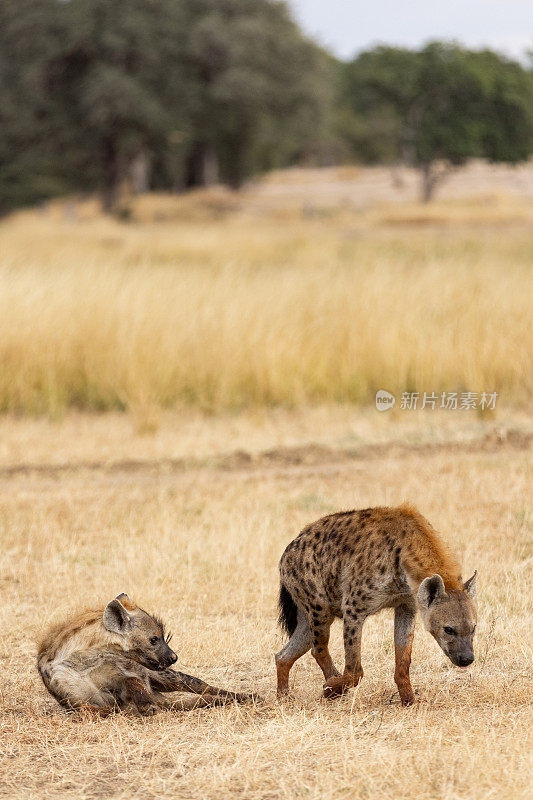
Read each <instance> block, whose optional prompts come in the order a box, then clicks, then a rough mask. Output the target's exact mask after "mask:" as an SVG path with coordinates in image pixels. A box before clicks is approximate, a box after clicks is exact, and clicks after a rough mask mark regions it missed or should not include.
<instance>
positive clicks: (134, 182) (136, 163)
mask: <svg viewBox="0 0 533 800" xmlns="http://www.w3.org/2000/svg"><path fill="white" fill-rule="evenodd" d="M150 167H151V164H150V155H149V153H148V152H147V151H146V150H139V151H138V153H137V154H136V155H135V156H134V157H133V160H132V162H131V164H130V168H129V174H130V180H131V189H132V192H133V194H146V193H147V192H148V191H149V190H150Z"/></svg>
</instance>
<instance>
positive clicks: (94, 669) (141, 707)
mask: <svg viewBox="0 0 533 800" xmlns="http://www.w3.org/2000/svg"><path fill="white" fill-rule="evenodd" d="M168 641H169V637H168V636H167V637H165V631H164V628H163V624H162V623H161V622H160V621H159V620H158V619H156V618H155V617H152V616H150V614H147V613H146V611H143V610H142V609H141V608H139V607H138V606H136V605H135V603H133V602H132V601H131V600H130V599H129V597H128V596H127V595H126V594H119V595H118V597H116V598H115V599H114V600H112V601H111V602H110V603H108V604H107V606H106V607H105V608H100V609H96V610H94V611H93V610H91V611H84V612H82V613H81V614H78V615H77V616H75V617H73V618H71V619H69V620H68V621H67V622H65V623H63V624H60V625H56V626H54V627H53V628H52V629H51V630H50V631H49V632H48V633H47V634H46V636H45V637H44V639H43V641H42V643H41V645H40V647H39V654H38V661H37V666H38V669H39V672H40V674H41V677H42V679H43V682H44V685H45V686H46V688H47V689H48V691H49V692H50V694H52V695H53V696H54V697H55V698H56V700H58V702H59V703H61V705H63V706H65V707H66V708H71V709H75V708H84V709H87V710H89V711H94V712H98V713H109V712H110V711H113V710H118V709H120V708H126V707H128V706H129V707H132V708H134V709H136V710H137V711H138V712H139V713H141V714H155V713H156V711H157V710H158V709H159V708H173V709H176V708H183V707H184V706H183V704H180V703H178V702H176V701H174V702H172V701H168V700H166V699H165V698H164V696H163V694H162V693H166V692H192V693H193V694H196V695H199V697H198V698H197V699H196V702H195V703H194V706H195V707H198V706H208V705H219V704H221V703H227V702H232V701H236V702H238V703H246V702H250V701H251V700H253V699H254V696H253V695H248V694H236V693H235V692H227V691H225V690H224V689H217V688H216V687H215V686H209V684H207V683H204V681H201V680H200V679H199V678H194V677H193V676H192V675H185V674H184V673H183V672H176V671H174V670H172V669H170V667H171V665H172V664H174V663H175V662H176V660H177V656H176V654H175V653H174V652H173V651H172V650H171V649H170V647H169V645H168Z"/></svg>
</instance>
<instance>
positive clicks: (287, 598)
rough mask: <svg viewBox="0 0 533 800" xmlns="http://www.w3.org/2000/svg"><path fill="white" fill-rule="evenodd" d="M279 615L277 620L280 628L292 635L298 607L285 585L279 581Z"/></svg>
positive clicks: (296, 620) (296, 621)
mask: <svg viewBox="0 0 533 800" xmlns="http://www.w3.org/2000/svg"><path fill="white" fill-rule="evenodd" d="M278 606H279V617H278V622H279V624H280V626H281V628H282V629H283V630H284V631H285V633H287V634H288V635H289V636H292V634H293V633H294V631H295V630H296V625H297V623H298V608H297V606H296V603H295V602H294V600H293V599H292V597H291V594H290V592H289V590H288V589H287V587H286V586H285V585H284V584H283V583H281V584H280V587H279V603H278Z"/></svg>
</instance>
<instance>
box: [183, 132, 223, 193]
mask: <svg viewBox="0 0 533 800" xmlns="http://www.w3.org/2000/svg"><path fill="white" fill-rule="evenodd" d="M188 173H189V174H188V178H187V181H186V185H187V186H191V187H192V186H214V185H215V184H216V183H218V181H219V169H218V155H217V153H216V150H215V148H214V147H213V145H212V144H210V143H209V142H199V143H198V144H197V145H196V146H195V148H194V151H193V152H192V154H191V156H190V158H189V168H188Z"/></svg>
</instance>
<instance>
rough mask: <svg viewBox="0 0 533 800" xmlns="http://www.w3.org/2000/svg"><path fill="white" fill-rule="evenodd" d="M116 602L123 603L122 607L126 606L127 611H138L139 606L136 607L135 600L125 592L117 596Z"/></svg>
mask: <svg viewBox="0 0 533 800" xmlns="http://www.w3.org/2000/svg"><path fill="white" fill-rule="evenodd" d="M115 600H118V602H119V603H122V605H123V606H124V608H125V609H126V611H136V610H137V606H136V605H135V603H134V602H133V600H130V598H129V597H128V595H127V594H126V593H125V592H121V593H120V594H117V596H116V597H115Z"/></svg>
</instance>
